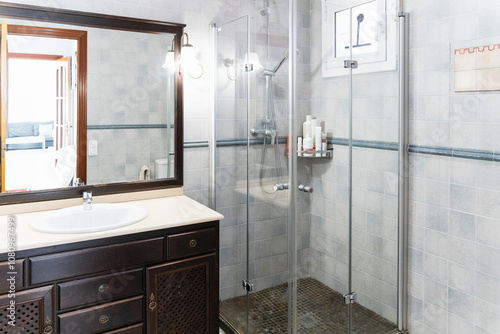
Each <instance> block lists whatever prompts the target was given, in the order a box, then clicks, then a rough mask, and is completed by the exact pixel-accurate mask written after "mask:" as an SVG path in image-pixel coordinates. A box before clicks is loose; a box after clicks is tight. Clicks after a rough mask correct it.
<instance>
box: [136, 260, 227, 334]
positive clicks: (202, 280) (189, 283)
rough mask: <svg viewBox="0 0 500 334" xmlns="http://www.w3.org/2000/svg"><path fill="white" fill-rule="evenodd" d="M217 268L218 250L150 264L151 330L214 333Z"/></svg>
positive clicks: (181, 333) (149, 309) (158, 331)
mask: <svg viewBox="0 0 500 334" xmlns="http://www.w3.org/2000/svg"><path fill="white" fill-rule="evenodd" d="M214 271H215V254H210V255H205V256H200V257H196V258H193V259H187V260H182V261H176V262H172V263H167V264H163V265H159V266H154V267H150V268H147V270H146V280H147V282H148V287H147V295H146V296H147V300H146V304H147V305H148V306H147V309H148V312H147V317H148V321H147V322H148V330H147V332H148V333H150V334H153V333H158V334H171V333H172V334H174V333H175V334H204V333H210V332H211V330H210V328H211V327H212V326H211V323H212V322H213V320H212V319H211V314H213V310H212V308H213V304H212V301H211V296H212V295H213V294H214V292H213V291H211V290H213V284H212V282H213V280H214V278H213V276H215V275H214ZM215 279H218V278H215Z"/></svg>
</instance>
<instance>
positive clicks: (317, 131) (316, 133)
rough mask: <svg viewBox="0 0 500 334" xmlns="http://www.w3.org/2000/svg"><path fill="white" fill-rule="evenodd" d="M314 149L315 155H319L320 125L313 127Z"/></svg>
mask: <svg viewBox="0 0 500 334" xmlns="http://www.w3.org/2000/svg"><path fill="white" fill-rule="evenodd" d="M314 150H315V151H317V153H316V156H317V157H320V156H321V152H320V151H321V126H317V127H315V128H314Z"/></svg>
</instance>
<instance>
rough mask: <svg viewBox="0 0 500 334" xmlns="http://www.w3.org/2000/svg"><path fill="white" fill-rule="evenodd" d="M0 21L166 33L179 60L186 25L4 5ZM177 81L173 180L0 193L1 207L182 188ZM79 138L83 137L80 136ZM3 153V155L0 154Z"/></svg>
mask: <svg viewBox="0 0 500 334" xmlns="http://www.w3.org/2000/svg"><path fill="white" fill-rule="evenodd" d="M0 17H1V18H13V19H25V20H31V21H39V22H53V23H60V24H69V25H74V26H75V27H78V26H83V27H93V28H105V29H115V30H126V31H135V32H142V33H153V34H161V33H169V34H173V35H175V44H174V49H175V55H176V59H178V56H179V54H178V50H180V47H181V36H182V34H183V32H184V27H185V24H178V23H169V22H160V21H150V20H141V19H135V18H129V17H120V16H112V15H102V14H94V13H87V12H79V11H70V10H62V9H55V8H47V7H39V6H30V5H19V4H12V3H6V2H0ZM78 80H79V82H78V84H79V85H82V87H83V88H84V89H82V90H80V91H79V96H78V100H79V103H84V104H86V103H87V92H86V89H87V87H86V73H84V75H79V79H78ZM175 81H176V92H175V97H176V106H175V117H174V122H175V123H174V124H175V129H174V138H175V152H174V156H175V173H174V177H173V178H169V179H159V180H148V181H131V182H117V183H107V184H98V185H88V186H81V187H66V188H58V189H49V190H37V191H26V192H19V193H2V194H0V205H5V204H20V203H28V202H38V201H48V200H57V199H64V198H74V197H80V196H82V193H83V192H84V191H88V190H90V191H92V193H93V194H94V195H109V194H119V193H126V192H135V191H146V190H158V189H165V188H173V187H181V186H182V184H183V160H184V155H183V144H184V139H183V138H184V134H183V129H184V123H183V90H182V75H180V74H179V73H178V72H177V71H176V74H175ZM84 110H85V111H84V112H82V113H81V114H80V112H79V113H78V133H79V136H78V147H79V148H80V150H81V151H82V152H78V155H79V156H82V155H84V157H85V160H86V155H87V150H86V147H87V135H86V133H87V114H86V108H84ZM80 134H82V135H81V136H80ZM2 153H3V152H2Z"/></svg>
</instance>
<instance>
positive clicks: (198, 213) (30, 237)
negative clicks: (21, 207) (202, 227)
mask: <svg viewBox="0 0 500 334" xmlns="http://www.w3.org/2000/svg"><path fill="white" fill-rule="evenodd" d="M127 203H129V204H133V205H138V206H141V207H143V208H145V209H146V210H147V211H148V216H147V217H146V218H145V219H144V220H142V221H140V222H138V223H135V224H132V225H128V226H125V227H121V228H117V229H113V230H107V231H100V232H91V233H75V234H53V233H43V232H38V231H35V230H33V229H32V228H31V227H30V223H31V221H32V220H33V219H34V218H35V217H37V216H38V215H40V214H43V211H42V212H32V213H21V214H11V215H10V216H11V217H15V219H16V228H15V236H16V251H21V250H26V249H34V248H39V247H45V246H55V245H62V244H68V243H73V242H80V241H86V240H94V239H102V238H108V237H114V236H120V235H127V234H134V233H140V232H146V231H152V230H159V229H164V228H169V227H174V226H182V225H190V224H196V223H201V222H207V221H213V220H220V219H223V218H224V216H222V215H221V214H219V213H217V212H215V211H213V210H211V209H209V208H207V207H206V206H204V205H202V204H200V203H198V202H196V201H194V200H192V199H190V198H189V197H186V196H184V195H181V196H172V197H160V198H152V199H144V200H135V201H127ZM8 217H9V215H2V216H0V253H5V252H7V250H8V248H7V246H8V243H7V236H8V231H7V226H8V224H7V221H8ZM68 224H71V222H68Z"/></svg>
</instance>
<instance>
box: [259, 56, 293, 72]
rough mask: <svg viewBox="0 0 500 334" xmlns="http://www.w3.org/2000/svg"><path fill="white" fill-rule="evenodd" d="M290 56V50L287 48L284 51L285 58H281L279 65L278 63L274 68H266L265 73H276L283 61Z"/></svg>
mask: <svg viewBox="0 0 500 334" xmlns="http://www.w3.org/2000/svg"><path fill="white" fill-rule="evenodd" d="M288 56H289V52H288V50H286V51H285V52H284V53H283V59H281V60H280V62H279V63H278V65H276V67H274V68H273V69H272V70H267V69H266V70H264V75H275V74H276V72H277V71H278V70H279V69H280V67H281V65H283V63H284V62H285V60H287V59H288Z"/></svg>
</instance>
